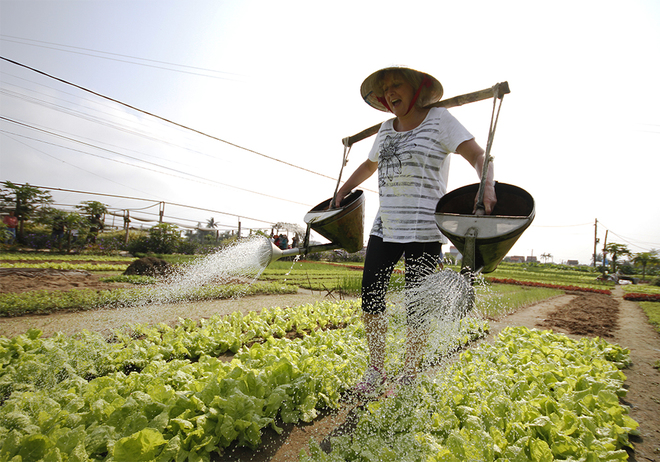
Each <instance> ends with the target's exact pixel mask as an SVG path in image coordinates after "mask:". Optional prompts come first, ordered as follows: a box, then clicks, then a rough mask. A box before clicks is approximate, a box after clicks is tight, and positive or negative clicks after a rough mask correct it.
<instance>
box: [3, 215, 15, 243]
mask: <svg viewBox="0 0 660 462" xmlns="http://www.w3.org/2000/svg"><path fill="white" fill-rule="evenodd" d="M2 222H3V223H4V224H5V226H6V227H7V231H9V237H8V238H7V241H6V242H7V244H9V245H12V244H13V243H14V242H15V241H16V228H17V227H18V218H17V217H16V212H14V211H13V210H11V211H10V212H9V215H5V216H4V217H2Z"/></svg>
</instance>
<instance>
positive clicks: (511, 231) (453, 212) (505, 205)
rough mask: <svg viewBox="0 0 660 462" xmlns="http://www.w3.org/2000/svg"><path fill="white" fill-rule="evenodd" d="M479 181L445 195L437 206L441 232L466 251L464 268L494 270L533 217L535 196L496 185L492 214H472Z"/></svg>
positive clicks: (481, 270) (459, 248)
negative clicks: (495, 197)
mask: <svg viewBox="0 0 660 462" xmlns="http://www.w3.org/2000/svg"><path fill="white" fill-rule="evenodd" d="M479 187H480V184H479V183H477V184H471V185H468V186H463V187H462V188H459V189H455V190H454V191H451V192H449V193H447V194H445V195H444V196H443V197H442V198H441V199H440V201H439V202H438V205H437V207H436V209H435V220H436V223H437V225H438V227H439V228H440V231H441V232H442V234H444V235H445V236H447V238H448V239H449V240H450V241H451V242H452V244H454V246H456V248H457V249H458V251H459V252H461V253H462V254H463V262H462V264H461V271H462V272H465V271H469V272H472V273H478V272H482V273H490V272H492V271H495V269H496V268H497V265H499V263H500V262H501V261H502V259H503V258H504V257H505V255H506V254H507V252H508V251H509V250H511V247H513V245H514V244H515V243H516V241H517V240H518V238H519V237H520V235H521V234H522V233H523V231H525V230H526V229H527V228H528V227H529V225H530V224H531V223H532V220H534V216H535V213H536V212H535V208H534V199H533V198H532V196H531V195H530V194H529V193H528V192H527V191H525V190H524V189H521V188H519V187H517V186H513V185H510V184H506V183H496V184H495V194H496V195H497V204H496V205H495V208H494V210H493V213H492V214H491V215H473V214H472V209H473V207H474V198H475V196H476V194H477V191H478V190H479Z"/></svg>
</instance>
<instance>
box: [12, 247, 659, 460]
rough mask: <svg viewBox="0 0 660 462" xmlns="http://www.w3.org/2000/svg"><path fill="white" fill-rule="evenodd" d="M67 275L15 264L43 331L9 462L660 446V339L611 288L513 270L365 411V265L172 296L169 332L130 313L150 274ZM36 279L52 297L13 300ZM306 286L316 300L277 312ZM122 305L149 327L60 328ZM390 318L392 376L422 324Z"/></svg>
mask: <svg viewBox="0 0 660 462" xmlns="http://www.w3.org/2000/svg"><path fill="white" fill-rule="evenodd" d="M58 258H59V257H58ZM59 260H60V261H57V258H50V259H49V258H44V257H43V256H42V257H41V258H35V259H33V260H30V261H28V260H27V259H20V258H14V259H12V258H9V257H7V258H5V257H4V256H0V273H1V274H0V287H1V288H2V291H1V292H2V293H0V307H4V308H3V310H4V311H2V313H4V316H14V317H13V318H5V319H6V321H11V322H12V323H15V322H23V323H24V325H25V326H26V329H25V330H24V332H23V333H22V334H21V335H12V336H5V337H0V364H2V368H1V370H0V399H1V400H2V404H1V405H0V460H13V461H27V460H63V461H66V460H106V461H122V460H126V461H129V460H130V461H138V460H144V461H148V460H158V461H169V460H177V461H179V460H181V461H184V460H190V461H198V460H217V461H220V460H226V461H239V460H240V461H243V460H245V461H247V460H253V461H266V460H272V461H279V460H282V461H283V460H287V461H289V460H298V459H300V460H304V461H312V460H313V461H326V460H327V461H341V460H355V461H371V460H406V461H407V460H410V461H417V460H420V461H421V460H424V461H463V460H511V461H513V460H521V461H522V460H539V461H551V460H587V461H592V460H593V461H596V460H645V459H644V457H646V459H648V460H654V459H653V457H657V452H655V453H654V451H660V450H658V449H657V448H658V446H659V444H660V422H658V420H659V418H658V416H660V395H659V394H658V391H657V390H658V386H657V385H658V383H660V374H659V372H658V369H657V366H658V365H660V363H658V365H656V368H654V367H653V365H654V361H658V360H660V357H659V355H658V354H657V351H658V349H660V336H659V335H658V333H657V332H656V331H654V330H653V328H651V327H650V325H649V322H648V318H646V317H644V314H643V311H642V310H641V309H640V307H639V305H638V304H637V303H635V302H632V301H628V300H624V292H623V290H622V288H621V286H616V287H615V286H614V285H602V284H600V283H597V282H595V281H594V280H590V277H592V278H593V279H595V275H594V273H591V274H590V275H587V276H585V275H582V274H577V275H572V274H563V273H557V272H556V271H548V272H546V274H545V276H544V274H543V271H541V270H534V271H529V270H521V271H518V272H520V273H523V274H517V273H516V271H517V270H516V269H515V268H509V267H505V266H502V267H501V268H499V269H498V270H497V271H496V272H495V273H492V274H491V275H489V276H491V277H493V278H497V279H499V280H503V281H505V282H506V284H499V283H497V284H493V283H490V282H487V281H479V283H478V285H477V294H478V295H477V310H476V311H478V312H479V316H474V317H469V318H466V319H465V320H463V321H461V322H460V323H458V322H456V323H449V324H447V323H444V324H442V326H440V325H438V327H437V335H436V337H433V338H435V339H436V340H437V341H435V342H432V343H431V345H432V346H433V348H429V349H428V350H427V352H426V357H427V365H428V369H427V370H426V372H425V374H423V376H422V377H421V378H420V380H418V382H417V383H416V384H415V385H414V386H413V387H411V388H410V389H408V390H405V391H402V392H400V393H399V394H397V395H396V396H391V397H382V398H380V399H378V400H374V401H369V402H364V401H361V400H357V401H356V400H355V399H354V398H351V397H350V394H348V393H347V392H348V391H349V390H350V389H351V387H352V385H353V384H354V383H355V382H356V381H357V380H358V379H359V377H360V376H361V374H362V372H363V371H364V369H365V367H366V365H367V364H366V357H367V355H366V345H365V341H364V331H363V328H362V324H361V321H360V317H359V303H358V301H357V300H356V299H355V296H356V294H357V293H359V286H360V275H361V269H360V267H359V265H356V264H350V265H330V264H327V263H320V262H319V263H317V262H314V263H312V262H296V263H294V262H291V261H289V262H282V261H278V262H275V264H273V265H271V266H270V267H268V268H267V269H266V270H265V271H264V273H263V274H262V275H261V277H260V280H259V281H258V282H256V283H254V284H247V285H242V286H235V285H232V286H233V288H230V287H222V288H220V287H199V288H196V289H195V290H194V291H191V292H190V293H188V294H185V295H182V296H181V298H180V299H177V300H171V301H172V302H174V303H173V306H181V308H182V310H183V312H184V313H185V316H181V315H179V316H175V317H174V318H173V317H172V316H173V315H169V314H165V313H169V311H168V309H169V307H168V306H165V305H163V306H162V313H163V315H162V316H163V318H162V319H160V320H159V322H149V323H140V319H141V318H140V312H141V310H143V311H144V310H145V308H143V307H142V305H140V304H136V305H135V306H132V305H131V303H129V301H130V300H131V299H135V298H136V297H137V295H136V294H138V293H140V292H141V291H144V290H145V288H149V287H152V286H153V284H154V281H153V280H150V279H145V278H133V279H127V278H123V277H118V276H119V275H120V273H121V272H122V271H123V269H125V268H126V267H127V266H128V264H129V263H130V262H131V261H132V260H133V259H126V260H123V259H117V258H116V257H115V259H108V260H105V262H104V261H103V260H102V259H98V260H94V258H89V259H82V258H78V259H70V260H68V261H66V262H65V261H64V260H65V259H63V258H59ZM57 264H67V265H71V266H63V267H56V266H49V265H57ZM17 265H18V266H17ZM77 265H81V266H77ZM83 265H84V266H83ZM108 266H112V267H108ZM30 269H32V270H35V271H34V272H31V271H28V270H30ZM500 270H502V273H501V274H499V275H498V272H499V271H500ZM76 273H79V274H78V276H74V274H76ZM572 276H573V277H572ZM19 278H24V279H26V280H28V279H29V280H30V281H31V282H32V283H36V286H35V287H38V285H39V282H41V283H42V286H43V288H41V289H38V288H36V289H35V290H32V289H30V290H22V291H18V290H12V286H13V287H17V286H19V285H21V284H19V283H18V281H19ZM395 279H396V278H395ZM58 280H59V282H60V284H57V281H58ZM38 281H39V282H38ZM113 281H114V282H113ZM95 284H98V286H97V285H95ZM392 284H393V287H397V285H400V282H399V281H397V280H394V281H393V283H392ZM25 286H26V287H27V286H28V284H25ZM30 287H32V286H30ZM644 287H645V288H644V290H643V291H640V292H638V293H646V292H649V293H651V294H653V293H656V292H655V291H654V289H651V288H649V287H648V286H644ZM297 290H298V291H299V292H300V291H302V292H301V294H306V295H305V297H310V298H309V299H308V300H309V302H305V303H302V304H299V305H288V306H276V304H275V300H277V299H278V297H287V296H290V295H291V294H290V293H291V292H295V291H297ZM582 290H584V291H582ZM626 290H627V291H631V292H633V293H634V287H632V288H631V287H630V286H626ZM113 293H114V295H113ZM282 293H285V294H286V293H289V295H282ZM118 294H122V295H121V296H119V295H118ZM269 294H270V295H269ZM12 297H13V298H12ZM232 297H233V299H232ZM65 299H66V300H67V302H66V303H64V302H63V300H65ZM250 299H253V300H259V301H258V302H255V306H254V307H253V309H250V310H241V311H240V312H239V311H236V312H234V313H231V314H225V315H221V314H215V315H208V314H203V315H201V316H200V317H198V316H196V315H195V310H196V309H197V308H194V307H196V306H197V305H196V303H201V304H205V306H207V307H211V309H213V308H212V307H219V306H223V307H229V309H230V307H231V306H232V305H233V304H234V305H235V304H237V303H239V302H244V301H249V300H250ZM267 299H270V301H269V302H266V300H267ZM283 299H284V298H282V300H283ZM118 300H119V302H118ZM192 300H194V301H195V304H193V303H192V302H191V301H192ZM544 300H545V301H544ZM53 301H55V302H53ZM3 303H4V305H3ZM158 303H161V302H158ZM158 303H156V305H155V306H154V305H149V308H148V311H150V312H152V314H153V312H156V313H157V312H158V310H159V309H161V308H158V306H159V305H158ZM644 304H648V305H650V306H649V307H648V310H649V313H655V312H656V311H655V309H656V308H655V307H656V305H658V303H656V302H644ZM19 305H20V308H17V307H18V306H19ZM109 305H110V306H112V309H111V310H108V309H107V308H103V307H107V306H109ZM223 309H224V308H223ZM81 310H82V311H81ZM121 310H124V312H125V313H127V314H128V318H129V319H132V320H134V321H135V322H132V323H128V324H127V323H126V322H125V320H124V321H123V322H122V324H117V325H111V322H110V321H108V323H109V325H108V326H107V327H109V328H111V332H112V333H111V334H108V333H107V331H106V332H104V333H99V332H97V331H88V330H85V326H84V325H81V326H80V329H77V331H76V332H71V333H67V334H63V333H60V334H58V333H55V332H51V331H49V328H48V326H49V323H48V320H49V319H51V320H52V319H57V318H61V319H65V320H66V322H65V324H67V325H70V324H71V323H73V324H74V325H76V324H75V323H76V318H78V319H86V318H85V317H84V316H86V315H87V314H90V315H93V316H96V317H103V316H104V315H105V314H106V313H111V312H117V311H121ZM390 311H391V312H390V316H389V318H390V330H389V333H388V349H387V362H386V364H387V369H388V372H389V373H390V374H392V375H394V374H395V373H396V372H397V370H398V368H399V367H400V365H401V363H402V358H401V356H402V350H403V342H404V338H405V330H406V327H405V319H404V316H403V315H402V312H401V308H400V306H398V305H392V307H391V310H390ZM224 312H230V311H223V313H224ZM30 313H40V314H39V315H38V316H34V315H30ZM43 313H50V314H47V315H45V316H44V314H43ZM205 313H207V312H205ZM218 313H220V310H219V309H218ZM17 316H21V317H17ZM168 316H169V317H168ZM649 318H650V319H651V320H654V318H653V317H652V316H651V314H649ZM108 319H109V318H108ZM0 321H2V319H0ZM44 321H45V322H44ZM78 322H80V321H78ZM38 323H41V324H38ZM35 325H41V326H43V328H41V329H34V328H33V329H30V330H28V328H27V326H35ZM2 326H3V324H2V323H1V322H0V329H2ZM587 328H589V329H592V330H591V332H592V333H589V332H587V331H586V330H584V329H587ZM545 329H552V332H551V331H548V330H545ZM580 329H583V330H584V331H581V330H580ZM593 329H596V330H593ZM598 329H600V330H598ZM593 332H596V334H593ZM631 333H634V334H631ZM479 339H487V340H488V341H486V342H482V341H479Z"/></svg>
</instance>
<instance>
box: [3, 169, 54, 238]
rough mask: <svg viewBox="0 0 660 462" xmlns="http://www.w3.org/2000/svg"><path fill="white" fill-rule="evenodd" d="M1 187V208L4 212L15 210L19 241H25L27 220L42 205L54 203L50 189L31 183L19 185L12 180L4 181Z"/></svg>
mask: <svg viewBox="0 0 660 462" xmlns="http://www.w3.org/2000/svg"><path fill="white" fill-rule="evenodd" d="M2 185H3V188H0V209H1V210H2V211H3V212H9V211H10V210H14V211H15V214H16V217H17V218H18V234H17V239H18V242H24V238H23V236H24V229H25V222H26V221H27V220H29V219H30V218H32V217H33V216H35V214H36V212H37V211H38V210H39V208H40V207H43V206H47V205H49V204H52V203H53V198H52V196H51V195H50V193H49V192H48V191H42V190H41V189H39V188H36V187H34V186H30V185H29V184H27V183H26V184H24V185H17V184H14V183H12V182H11V181H5V182H4V183H2Z"/></svg>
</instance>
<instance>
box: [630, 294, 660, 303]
mask: <svg viewBox="0 0 660 462" xmlns="http://www.w3.org/2000/svg"><path fill="white" fill-rule="evenodd" d="M623 299H624V300H631V301H633V302H660V294H641V293H635V292H629V293H627V294H625V295H624V296H623Z"/></svg>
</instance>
